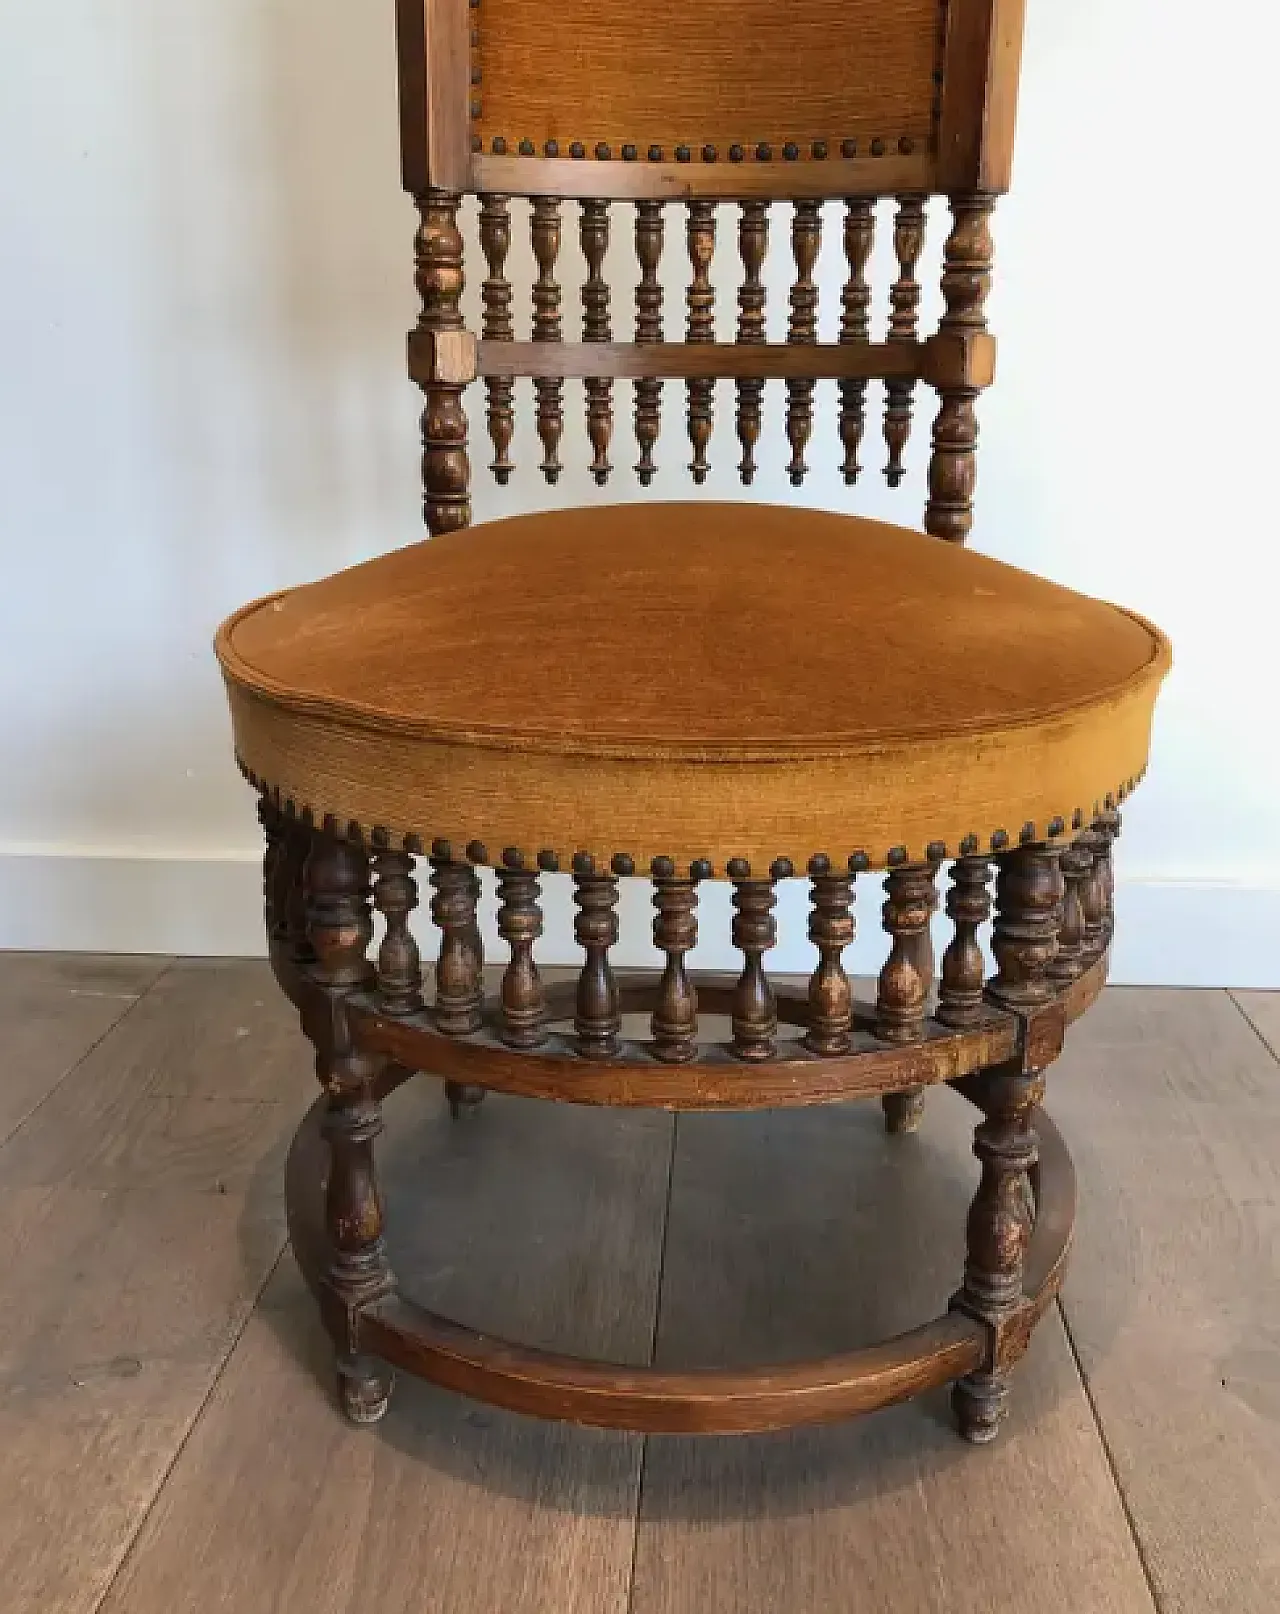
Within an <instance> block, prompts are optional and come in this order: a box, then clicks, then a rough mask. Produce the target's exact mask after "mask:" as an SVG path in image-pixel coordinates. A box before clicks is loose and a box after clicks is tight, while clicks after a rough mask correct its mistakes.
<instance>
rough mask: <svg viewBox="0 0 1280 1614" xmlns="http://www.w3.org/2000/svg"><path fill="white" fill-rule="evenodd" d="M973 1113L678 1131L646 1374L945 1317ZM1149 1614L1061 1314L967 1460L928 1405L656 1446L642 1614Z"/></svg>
mask: <svg viewBox="0 0 1280 1614" xmlns="http://www.w3.org/2000/svg"><path fill="white" fill-rule="evenodd" d="M973 1118H974V1112H973V1111H971V1110H970V1109H969V1108H968V1107H967V1106H966V1105H964V1104H963V1103H962V1102H961V1101H960V1100H959V1099H957V1098H955V1097H954V1095H952V1094H950V1093H939V1094H936V1095H931V1096H930V1102H929V1106H928V1110H927V1114H926V1120H925V1125H924V1129H923V1131H922V1132H921V1134H920V1135H919V1136H918V1137H916V1138H908V1139H899V1140H893V1139H888V1138H886V1137H885V1134H884V1132H883V1125H882V1121H881V1117H880V1107H879V1105H878V1104H872V1105H860V1106H859V1105H850V1106H844V1107H841V1108H835V1109H821V1110H809V1111H792V1112H790V1113H785V1112H784V1113H779V1114H776V1115H754V1116H737V1117H733V1116H681V1117H680V1120H679V1125H678V1128H677V1146H676V1156H675V1166H674V1176H673V1185H672V1203H671V1211H670V1221H669V1227H668V1235H667V1238H668V1242H667V1256H666V1262H665V1267H664V1280H663V1288H662V1297H661V1309H660V1327H659V1356H660V1358H661V1360H663V1361H664V1362H667V1363H670V1364H673V1365H674V1364H675V1363H682V1364H683V1363H695V1362H697V1363H703V1362H709V1361H724V1362H743V1361H748V1360H754V1361H758V1362H759V1361H782V1360H794V1359H798V1358H802V1357H809V1356H816V1355H821V1354H825V1353H827V1352H829V1351H833V1350H837V1349H841V1348H848V1347H849V1346H852V1345H855V1344H858V1343H865V1342H869V1341H872V1340H874V1339H877V1338H883V1337H885V1336H887V1335H889V1334H891V1333H894V1332H896V1331H898V1330H899V1329H901V1328H905V1327H909V1326H911V1325H912V1324H913V1323H916V1322H921V1321H924V1320H925V1319H926V1318H928V1317H931V1316H935V1315H937V1314H938V1313H940V1312H941V1311H942V1310H943V1309H945V1306H946V1303H947V1298H948V1296H949V1294H950V1293H951V1292H952V1291H953V1290H954V1288H955V1286H956V1282H957V1280H958V1276H959V1272H960V1267H961V1259H962V1249H963V1224H964V1216H965V1210H966V1207H967V1203H968V1200H969V1197H970V1194H971V1191H972V1186H973V1182H974V1176H975V1172H976V1167H975V1164H974V1162H973V1160H972V1158H971V1156H970V1152H969V1144H970V1139H971V1128H972V1123H973ZM1150 1608H1151V1599H1150V1594H1149V1592H1148V1589H1147V1585H1146V1582H1145V1579H1144V1577H1143V1574H1142V1570H1141V1565H1140V1562H1139V1559H1138V1556H1137V1553H1136V1551H1135V1548H1134V1544H1133V1541H1132V1538H1131V1536H1130V1534H1129V1531H1128V1529H1127V1526H1126V1522H1125V1518H1124V1514H1123V1510H1122V1506H1121V1502H1120V1498H1119V1496H1118V1495H1117V1493H1116V1490H1115V1488H1114V1485H1113V1483H1112V1480H1111V1477H1110V1474H1109V1471H1108V1467H1107V1462H1106V1457H1105V1453H1104V1451H1103V1448H1102V1446H1101V1444H1100V1442H1099V1440H1098V1436H1097V1430H1096V1427H1095V1424H1094V1421H1093V1418H1092V1416H1091V1413H1090V1409H1089V1406H1088V1402H1087V1400H1086V1397H1085V1395H1084V1392H1083V1389H1082V1386H1081V1383H1080V1380H1079V1377H1078V1375H1077V1373H1076V1371H1075V1367H1074V1364H1073V1362H1072V1359H1071V1355H1070V1352H1069V1350H1068V1347H1067V1343H1066V1340H1065V1337H1064V1334H1063V1330H1062V1327H1061V1323H1060V1321H1059V1319H1058V1317H1057V1315H1056V1314H1055V1313H1050V1315H1049V1316H1048V1317H1047V1318H1046V1319H1045V1320H1044V1322H1043V1323H1042V1325H1041V1328H1040V1330H1039V1332H1038V1334H1037V1337H1036V1339H1035V1341H1034V1342H1033V1345H1032V1349H1031V1353H1030V1356H1029V1357H1028V1359H1027V1360H1026V1361H1025V1362H1024V1363H1023V1364H1022V1366H1021V1368H1020V1370H1019V1377H1018V1384H1017V1395H1016V1397H1015V1401H1014V1409H1013V1413H1012V1415H1011V1418H1010V1421H1009V1424H1008V1425H1007V1426H1006V1429H1005V1431H1004V1433H1003V1434H1002V1436H1001V1439H1000V1441H999V1443H997V1444H996V1445H994V1446H992V1447H989V1448H985V1449H983V1450H981V1451H978V1450H974V1449H972V1448H969V1447H966V1446H964V1445H963V1444H962V1443H961V1442H960V1441H959V1439H958V1437H957V1436H956V1435H955V1433H954V1431H953V1427H952V1424H951V1419H950V1415H949V1411H948V1409H947V1405H946V1397H945V1393H942V1392H940V1393H937V1394H933V1395H930V1396H926V1397H924V1398H922V1399H921V1400H920V1401H917V1402H914V1403H911V1404H908V1405H907V1406H904V1407H899V1408H894V1409H892V1410H890V1411H887V1412H883V1413H879V1414H876V1415H875V1416H873V1417H870V1418H865V1419H862V1420H859V1421H856V1422H853V1423H849V1424H845V1425H843V1426H836V1427H832V1428H828V1429H821V1430H814V1431H797V1432H794V1433H784V1434H776V1435H767V1436H758V1437H747V1438H734V1439H725V1440H703V1441H698V1440H695V1439H690V1438H680V1439H677V1438H666V1437H664V1438H660V1439H651V1440H650V1442H649V1446H648V1451H647V1456H646V1462H645V1471H644V1483H643V1491H642V1498H641V1523H640V1534H639V1538H638V1543H637V1554H636V1582H635V1594H634V1609H635V1614H686V1611H687V1614H695V1611H696V1614H719V1611H721V1610H723V1611H725V1614H730V1611H732V1614H756V1611H760V1614H765V1611H768V1614H776V1611H778V1610H797V1611H799V1610H805V1611H810V1610H813V1611H819V1610H821V1611H827V1610H832V1611H834V1610H846V1609H856V1610H858V1614H870V1611H873V1610H886V1611H887V1610H893V1611H895V1614H896V1611H902V1610H908V1609H909V1610H911V1611H912V1614H917V1611H920V1614H923V1611H935V1610H936V1611H939V1614H941V1611H943V1610H945V1611H947V1614H963V1611H970V1610H971V1611H973V1614H989V1611H990V1610H992V1609H999V1610H1001V1611H1002V1614H1013V1611H1020V1610H1026V1611H1027V1614H1031V1611H1035V1614H1049V1611H1055V1614H1056V1611H1058V1610H1062V1611H1066V1610H1068V1609H1070V1610H1084V1609H1088V1610H1089V1611H1090V1614H1106V1611H1116V1614H1119V1611H1125V1614H1138V1611H1141V1614H1147V1611H1149V1610H1150Z"/></svg>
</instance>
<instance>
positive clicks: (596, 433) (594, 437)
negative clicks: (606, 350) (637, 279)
mask: <svg viewBox="0 0 1280 1614" xmlns="http://www.w3.org/2000/svg"><path fill="white" fill-rule="evenodd" d="M580 238H581V241H582V256H583V257H584V258H585V259H586V262H587V278H586V280H585V281H584V282H583V286H582V339H583V341H584V342H608V341H610V340H611V338H612V335H613V332H612V330H611V328H610V324H609V282H608V281H607V280H606V279H605V278H604V259H605V254H606V252H608V250H609V204H608V202H598V201H586V202H583V204H582V218H581V226H580ZM584 386H585V390H586V395H587V436H588V438H589V439H590V441H591V474H592V476H593V477H594V478H595V480H596V482H597V484H598V485H599V486H600V487H603V486H604V484H605V483H606V482H607V481H608V480H609V472H610V471H611V470H612V469H613V467H612V466H611V465H610V464H609V442H610V439H611V438H612V436H613V383H612V382H611V381H605V380H603V379H601V378H600V377H589V378H588V379H587V381H586V382H585V383H584Z"/></svg>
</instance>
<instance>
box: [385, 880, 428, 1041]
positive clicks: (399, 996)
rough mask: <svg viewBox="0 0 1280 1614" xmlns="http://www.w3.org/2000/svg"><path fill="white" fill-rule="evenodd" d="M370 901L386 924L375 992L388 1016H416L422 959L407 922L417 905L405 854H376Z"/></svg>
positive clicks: (420, 998)
mask: <svg viewBox="0 0 1280 1614" xmlns="http://www.w3.org/2000/svg"><path fill="white" fill-rule="evenodd" d="M373 867H374V873H375V875H376V879H375V881H374V887H373V902H374V906H375V907H376V908H377V910H378V912H379V913H380V914H381V915H382V917H383V919H384V920H385V921H386V929H385V931H384V932H383V937H382V945H381V946H380V947H379V949H378V992H379V994H380V996H381V998H382V1007H383V1008H384V1010H385V1011H386V1012H387V1013H388V1014H415V1013H416V1012H417V1011H418V1010H419V1009H421V1008H422V1004H423V998H422V959H421V956H420V955H419V952H418V943H417V941H416V940H415V939H414V935H413V932H412V931H411V930H410V928H409V921H410V918H411V916H412V914H413V911H414V909H415V908H416V907H417V906H418V882H417V881H416V880H415V879H414V877H413V871H414V861H413V859H412V857H410V856H409V854H408V853H407V852H378V853H377V854H376V856H375V857H374V860H373Z"/></svg>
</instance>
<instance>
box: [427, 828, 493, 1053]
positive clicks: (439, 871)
mask: <svg viewBox="0 0 1280 1614" xmlns="http://www.w3.org/2000/svg"><path fill="white" fill-rule="evenodd" d="M431 887H432V892H433V895H432V898H431V917H432V919H433V920H434V921H435V924H436V926H437V928H438V929H439V931H440V957H439V959H438V960H437V962H436V1001H435V1018H436V1025H437V1026H438V1027H439V1029H440V1030H441V1031H443V1032H444V1033H445V1034H446V1036H450V1037H465V1036H467V1035H468V1034H469V1033H470V1032H473V1031H479V1029H480V1024H481V1018H482V1016H481V1012H480V1008H481V1004H482V1002H483V1001H484V984H483V978H482V975H481V971H482V969H483V966H484V955H483V952H482V950H481V947H480V931H479V927H478V925H477V923H476V903H477V902H478V901H479V898H480V881H479V879H478V878H477V876H476V873H475V870H474V869H472V868H471V866H470V865H469V864H467V863H454V862H451V861H450V860H449V859H447V858H439V857H433V858H432V859H431Z"/></svg>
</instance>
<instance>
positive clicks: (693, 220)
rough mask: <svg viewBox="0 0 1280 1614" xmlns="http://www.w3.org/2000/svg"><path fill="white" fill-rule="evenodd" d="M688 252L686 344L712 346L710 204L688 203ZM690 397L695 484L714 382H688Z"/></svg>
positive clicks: (702, 470) (707, 437) (704, 470)
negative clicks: (688, 280) (689, 275)
mask: <svg viewBox="0 0 1280 1614" xmlns="http://www.w3.org/2000/svg"><path fill="white" fill-rule="evenodd" d="M685 236H686V243H687V245H688V249H689V264H690V267H691V268H692V270H693V278H692V279H691V280H690V282H689V289H688V291H687V292H686V293H685V302H686V304H687V305H688V310H689V312H688V319H687V321H686V326H685V341H686V342H688V343H689V344H690V345H691V346H692V345H701V344H704V343H709V342H714V341H715V336H716V320H715V310H716V293H715V286H714V285H713V284H712V280H711V259H712V255H713V254H714V252H715V247H716V210H715V206H714V204H713V203H711V202H690V203H689V206H688V216H687V220H686V226H685ZM686 390H687V392H688V396H689V403H688V413H689V443H690V445H691V447H692V449H693V460H692V462H691V463H690V466H689V471H690V473H691V475H692V476H693V480H694V482H695V483H698V484H701V483H703V482H705V481H706V479H707V474H708V472H709V470H710V466H709V464H708V461H707V449H708V446H709V444H710V442H711V428H712V425H713V422H714V416H713V404H712V400H713V398H714V395H715V382H714V381H713V380H711V379H709V378H708V379H705V380H703V379H698V380H691V381H689V382H688V383H687V384H686Z"/></svg>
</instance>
